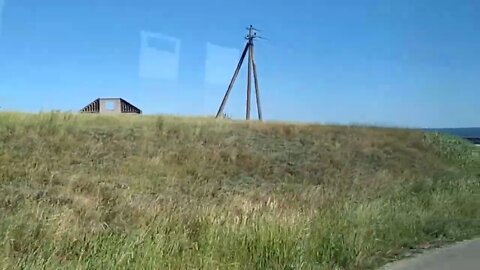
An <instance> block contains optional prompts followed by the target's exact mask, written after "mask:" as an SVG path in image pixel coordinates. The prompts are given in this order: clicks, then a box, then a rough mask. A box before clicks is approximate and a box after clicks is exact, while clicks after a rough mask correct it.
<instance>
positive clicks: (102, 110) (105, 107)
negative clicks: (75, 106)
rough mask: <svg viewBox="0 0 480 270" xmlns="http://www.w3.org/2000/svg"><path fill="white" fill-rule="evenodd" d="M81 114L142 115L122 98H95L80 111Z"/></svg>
mask: <svg viewBox="0 0 480 270" xmlns="http://www.w3.org/2000/svg"><path fill="white" fill-rule="evenodd" d="M80 112H81V113H98V114H122V113H125V114H142V111H141V110H140V109H139V108H137V107H135V106H133V105H132V104H131V103H129V102H128V101H126V100H124V99H123V98H97V99H96V100H94V101H93V102H91V103H90V104H88V105H87V106H85V108H83V109H81V110H80Z"/></svg>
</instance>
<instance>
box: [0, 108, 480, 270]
mask: <svg viewBox="0 0 480 270" xmlns="http://www.w3.org/2000/svg"><path fill="white" fill-rule="evenodd" d="M473 151H474V150H473V146H471V145H470V144H468V143H466V142H463V141H460V140H457V139H455V138H452V137H446V136H440V135H436V134H428V135H425V134H423V133H420V132H415V131H411V130H401V129H381V128H366V127H359V126H358V127H341V126H320V125H293V124H280V123H276V124H273V123H270V124H269V123H256V122H251V123H247V122H235V121H227V120H219V121H214V120H211V119H202V118H176V117H157V116H121V117H116V116H111V117H105V116H103V117H102V116H96V115H73V114H57V113H44V114H36V115H29V114H19V113H1V114H0V251H1V252H0V268H1V269H17V268H23V269H42V268H44V269H57V268H64V269H369V268H374V267H376V266H379V265H381V264H383V263H385V262H387V261H389V260H393V259H395V258H398V257H399V256H401V254H403V252H404V251H406V250H408V249H410V248H415V247H418V246H425V245H432V244H436V243H441V242H446V241H455V240H460V239H465V238H469V237H473V236H478V235H480V157H479V155H478V153H477V154H475V153H474V152H473Z"/></svg>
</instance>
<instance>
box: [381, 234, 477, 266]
mask: <svg viewBox="0 0 480 270" xmlns="http://www.w3.org/2000/svg"><path fill="white" fill-rule="evenodd" d="M382 269H384V270H407V269H408V270H420V269H421V270H479V269H480V239H476V240H469V241H464V242H460V243H457V244H454V245H452V246H449V247H444V248H439V249H436V250H431V251H427V252H425V253H423V254H420V255H418V256H417V257H414V258H411V259H405V260H402V261H398V262H395V263H392V264H389V265H386V266H385V267H383V268H382Z"/></svg>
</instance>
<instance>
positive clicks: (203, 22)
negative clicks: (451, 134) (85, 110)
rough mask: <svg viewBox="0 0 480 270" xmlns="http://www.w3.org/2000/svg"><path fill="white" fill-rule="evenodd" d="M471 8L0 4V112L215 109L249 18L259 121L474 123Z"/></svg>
mask: <svg viewBox="0 0 480 270" xmlns="http://www.w3.org/2000/svg"><path fill="white" fill-rule="evenodd" d="M479 14H480V1H477V0H470V1H469V0H448V1H447V0H395V1H394V0H391V1H388V0H362V1H361V0H349V1H346V0H329V1H326V0H297V1H274V0H263V1H262V0H259V1H253V0H244V1H227V0H223V1H222V0H204V1H201V0H162V1H153V0H135V1H133V0H132V1H130V0H128V1H127V0H77V1H66V0H41V1H39V0H0V106H1V107H2V110H18V111H29V112H37V111H40V110H43V111H46V110H54V109H58V110H66V111H68V110H72V111H77V110H79V109H81V108H82V107H83V106H84V105H86V104H88V103H89V102H90V101H92V100H93V99H95V98H97V97H123V98H125V99H127V100H129V101H130V102H131V103H133V104H135V105H137V106H138V107H140V108H141V109H143V110H144V112H145V113H148V114H158V113H166V114H180V115H213V114H215V113H216V110H217V109H218V105H219V103H220V101H221V99H222V97H223V94H224V92H225V90H226V86H227V84H228V81H229V79H230V77H231V75H232V73H233V70H234V68H235V65H236V61H237V59H238V57H239V54H240V52H241V49H242V48H243V46H244V42H245V40H244V39H243V36H244V35H245V33H246V30H245V27H246V26H248V25H249V24H253V25H254V26H256V27H258V28H260V29H261V30H263V31H262V32H261V33H260V34H261V35H263V36H265V37H266V38H268V40H259V41H258V42H257V45H256V58H257V64H258V69H259V71H258V72H259V77H260V78H259V79H260V86H261V95H262V103H263V111H264V115H265V118H266V119H270V120H288V121H312V122H320V123H340V124H350V123H365V124H376V125H389V126H403V127H465V126H480V87H479V86H480V15H479ZM245 77H246V72H245V71H243V73H242V74H241V79H240V80H239V81H238V82H237V85H236V87H235V88H234V90H233V92H232V95H231V97H230V99H229V103H228V104H227V108H226V112H227V113H229V114H231V115H232V116H234V117H237V118H242V117H244V114H245V112H244V111H245V96H246V90H245V85H246V82H245V81H246V80H245Z"/></svg>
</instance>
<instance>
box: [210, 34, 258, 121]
mask: <svg viewBox="0 0 480 270" xmlns="http://www.w3.org/2000/svg"><path fill="white" fill-rule="evenodd" d="M247 30H248V35H247V36H246V37H245V39H246V40H247V44H246V45H245V49H243V53H242V56H241V57H240V60H239V61H238V64H237V68H236V69H235V72H234V73H233V77H232V80H231V81H230V84H229V85H228V88H227V92H226V93H225V96H224V97H223V100H222V104H220V108H219V109H218V112H217V116H216V117H215V118H219V117H222V115H223V116H224V114H223V110H224V109H225V105H226V104H227V100H228V96H229V95H230V91H232V88H233V85H234V84H235V81H236V80H237V76H238V73H239V72H240V69H241V68H242V64H243V60H244V59H245V56H246V55H247V53H248V77H247V111H246V115H245V119H246V120H250V100H251V95H252V73H253V80H254V83H255V95H256V100H257V110H258V120H260V121H262V109H261V107H260V86H259V84H258V75H257V64H256V61H255V52H254V44H253V41H254V40H255V39H257V38H262V37H260V36H257V31H259V30H258V29H255V28H253V26H252V25H250V27H248V28H247Z"/></svg>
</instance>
